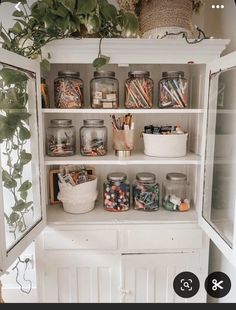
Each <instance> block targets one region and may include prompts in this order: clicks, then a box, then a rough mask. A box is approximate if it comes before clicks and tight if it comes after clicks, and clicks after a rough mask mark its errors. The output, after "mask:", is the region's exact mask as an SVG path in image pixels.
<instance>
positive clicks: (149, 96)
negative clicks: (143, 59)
mask: <svg viewBox="0 0 236 310" xmlns="http://www.w3.org/2000/svg"><path fill="white" fill-rule="evenodd" d="M149 76H150V73H149V72H148V71H132V72H129V78H128V79H127V80H126V81H125V107H126V108H127V109H151V108H152V107H153V80H152V79H151V78H150V77H149Z"/></svg>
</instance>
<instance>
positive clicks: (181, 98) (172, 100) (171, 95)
mask: <svg viewBox="0 0 236 310" xmlns="http://www.w3.org/2000/svg"><path fill="white" fill-rule="evenodd" d="M158 102H159V107H160V108H171V109H174V108H180V109H183V108H187V107H188V80H187V79H185V77H184V72H183V71H168V72H163V73H162V79H161V80H160V81H159V85H158Z"/></svg>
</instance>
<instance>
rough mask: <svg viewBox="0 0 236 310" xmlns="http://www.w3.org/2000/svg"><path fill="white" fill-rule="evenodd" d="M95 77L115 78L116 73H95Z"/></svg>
mask: <svg viewBox="0 0 236 310" xmlns="http://www.w3.org/2000/svg"><path fill="white" fill-rule="evenodd" d="M93 76H94V77H115V72H114V71H94V73H93Z"/></svg>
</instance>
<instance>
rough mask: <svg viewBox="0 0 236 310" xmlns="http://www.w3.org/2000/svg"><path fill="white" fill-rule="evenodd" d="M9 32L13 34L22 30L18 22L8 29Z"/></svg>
mask: <svg viewBox="0 0 236 310" xmlns="http://www.w3.org/2000/svg"><path fill="white" fill-rule="evenodd" d="M9 31H10V32H12V33H14V34H20V33H21V32H22V27H21V24H20V23H19V22H16V23H15V24H14V26H13V27H12V28H10V29H9Z"/></svg>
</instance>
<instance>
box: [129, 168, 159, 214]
mask: <svg viewBox="0 0 236 310" xmlns="http://www.w3.org/2000/svg"><path fill="white" fill-rule="evenodd" d="M159 196H160V186H159V184H158V183H157V182H156V176H155V174H153V173H149V172H140V173H137V174H136V180H135V181H134V183H133V206H134V209H135V210H143V211H157V210H158V209H159Z"/></svg>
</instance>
